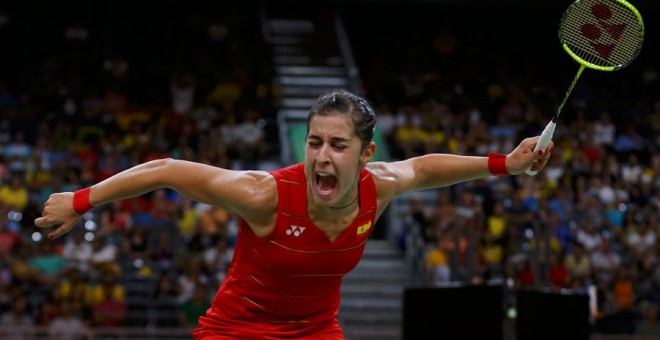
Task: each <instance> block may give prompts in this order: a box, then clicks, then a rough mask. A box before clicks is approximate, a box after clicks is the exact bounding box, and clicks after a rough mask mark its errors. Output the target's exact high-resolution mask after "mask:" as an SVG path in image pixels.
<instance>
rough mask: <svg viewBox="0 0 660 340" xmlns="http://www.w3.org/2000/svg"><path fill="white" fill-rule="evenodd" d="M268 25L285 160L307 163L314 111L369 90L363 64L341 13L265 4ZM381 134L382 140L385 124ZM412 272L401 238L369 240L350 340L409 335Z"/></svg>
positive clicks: (354, 281) (344, 305) (347, 327)
mask: <svg viewBox="0 0 660 340" xmlns="http://www.w3.org/2000/svg"><path fill="white" fill-rule="evenodd" d="M289 9H290V8H289ZM262 26H263V32H264V36H265V39H266V41H267V42H269V43H270V44H271V45H272V51H273V62H274V67H275V70H276V73H277V74H276V76H277V82H278V85H279V86H280V88H281V91H282V95H283V96H282V100H281V108H280V111H279V113H278V126H279V129H280V142H281V143H282V145H281V150H282V162H283V163H284V164H291V163H294V162H300V161H302V160H303V153H304V138H305V134H306V119H307V115H308V113H309V109H310V108H311V107H312V106H313V104H314V102H315V101H316V100H317V98H318V97H319V95H321V94H324V93H326V92H328V91H331V90H337V89H346V90H349V91H353V92H354V93H358V94H362V90H361V84H360V80H359V76H358V72H357V68H356V67H355V65H354V62H353V59H352V52H351V50H350V46H349V43H348V39H347V37H346V35H345V32H344V29H343V24H342V22H341V18H340V17H339V15H335V16H334V17H331V18H327V17H326V18H321V20H319V18H318V16H316V17H315V15H314V14H313V11H305V10H302V9H300V8H299V12H298V13H294V12H291V11H281V10H280V9H278V8H277V6H271V8H268V6H264V8H263V11H262ZM374 138H375V139H376V142H377V143H379V142H380V141H381V140H380V138H382V137H381V135H380V133H379V131H378V130H376V135H375V137H374ZM379 145H382V146H384V145H385V144H384V143H379ZM380 152H381V153H377V155H376V157H375V159H383V158H386V155H387V154H386V148H381V151H380ZM409 276H410V275H409V271H408V270H407V267H406V261H405V258H404V254H403V253H402V252H401V251H400V250H399V249H398V248H397V247H396V246H395V245H394V243H393V242H391V241H390V240H376V239H373V240H370V241H369V242H368V243H367V246H366V249H365V252H364V257H363V258H362V260H361V262H360V263H359V264H358V266H357V267H356V268H355V270H354V271H352V272H351V273H349V274H348V275H347V276H346V277H345V278H344V283H343V285H342V290H341V296H342V302H341V305H340V313H339V322H340V323H341V325H342V328H343V329H344V333H345V335H346V338H347V339H348V340H371V339H373V340H375V339H378V340H388V339H400V338H401V325H402V298H403V289H404V287H405V286H406V285H407V284H408V281H409Z"/></svg>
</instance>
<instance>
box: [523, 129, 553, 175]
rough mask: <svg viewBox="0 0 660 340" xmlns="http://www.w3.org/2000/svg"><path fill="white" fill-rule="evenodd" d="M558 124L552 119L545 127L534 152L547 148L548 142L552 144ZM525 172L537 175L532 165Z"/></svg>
mask: <svg viewBox="0 0 660 340" xmlns="http://www.w3.org/2000/svg"><path fill="white" fill-rule="evenodd" d="M556 126H557V123H556V122H555V120H554V119H553V120H551V121H550V123H548V125H546V126H545V129H543V132H542V133H541V138H539V141H538V142H536V146H535V147H534V154H535V155H536V153H537V152H538V151H539V149H543V150H544V151H545V150H547V147H548V144H550V141H551V140H552V135H553V134H554V133H555V127H556ZM525 173H526V174H528V175H530V176H534V175H536V171H534V170H532V166H531V165H530V166H529V168H527V170H525Z"/></svg>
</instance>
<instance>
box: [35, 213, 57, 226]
mask: <svg viewBox="0 0 660 340" xmlns="http://www.w3.org/2000/svg"><path fill="white" fill-rule="evenodd" d="M53 224H54V223H50V222H49V221H48V219H46V216H42V217H39V218H37V219H35V220H34V225H36V226H37V227H39V228H47V227H50V226H52V225H53Z"/></svg>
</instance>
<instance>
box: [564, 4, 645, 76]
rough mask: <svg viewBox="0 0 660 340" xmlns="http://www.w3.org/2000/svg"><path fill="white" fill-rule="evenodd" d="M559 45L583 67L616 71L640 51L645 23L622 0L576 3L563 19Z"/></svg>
mask: <svg viewBox="0 0 660 340" xmlns="http://www.w3.org/2000/svg"><path fill="white" fill-rule="evenodd" d="M559 41H560V42H561V45H562V47H563V48H564V50H565V51H566V52H567V53H568V54H569V55H570V56H571V57H572V58H573V59H575V61H577V62H578V63H580V64H582V65H584V66H585V67H588V68H590V69H594V70H599V71H615V70H618V69H621V68H624V67H626V66H628V65H630V63H632V61H633V60H635V58H636V57H637V55H638V54H639V52H640V50H641V49H642V43H643V41H644V21H643V20H642V16H641V14H640V13H639V12H638V11H637V9H636V8H635V7H634V6H633V5H631V4H630V3H628V2H627V1H625V0H577V1H575V2H574V3H573V4H572V5H571V6H569V8H568V9H567V10H566V11H565V12H564V14H563V15H562V18H561V22H560V24H559Z"/></svg>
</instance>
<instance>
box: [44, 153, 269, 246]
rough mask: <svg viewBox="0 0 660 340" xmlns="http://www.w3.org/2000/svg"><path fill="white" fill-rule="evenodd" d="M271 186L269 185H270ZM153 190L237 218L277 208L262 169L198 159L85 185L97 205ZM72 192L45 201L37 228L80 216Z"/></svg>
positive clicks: (65, 225)
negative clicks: (222, 210)
mask: <svg viewBox="0 0 660 340" xmlns="http://www.w3.org/2000/svg"><path fill="white" fill-rule="evenodd" d="M269 184H270V185H269ZM158 188H171V189H174V190H176V191H177V192H179V193H180V194H182V195H184V196H187V197H190V198H191V199H193V200H195V201H200V202H204V203H208V204H211V205H216V206H220V207H223V208H225V209H228V210H231V211H234V212H236V213H238V214H239V215H241V216H266V215H268V214H266V213H265V212H267V211H268V209H271V210H273V209H276V205H277V191H276V190H275V187H274V181H273V180H272V177H271V176H270V175H269V174H267V173H265V172H257V171H233V170H226V169H222V168H218V167H213V166H210V165H205V164H201V163H194V162H189V161H182V160H173V159H160V160H155V161H151V162H147V163H144V164H140V165H137V166H135V167H133V168H130V169H127V170H124V171H122V172H120V173H119V174H117V175H115V176H112V177H110V178H108V179H106V180H104V181H102V182H99V183H97V184H95V185H94V186H92V187H91V188H90V192H89V202H90V203H91V204H92V205H93V206H99V205H102V204H105V203H108V202H111V201H116V200H121V199H125V198H129V197H135V196H139V195H142V194H145V193H147V192H150V191H153V190H155V189H158ZM73 196H74V193H71V192H64V193H56V194H53V195H51V196H50V198H48V200H47V201H46V203H45V205H44V211H43V216H42V217H39V218H37V219H36V220H35V224H36V225H37V226H38V227H50V226H53V225H59V227H58V228H57V229H56V230H55V231H53V232H51V233H50V234H49V235H48V237H49V238H55V237H59V236H61V235H62V234H64V233H66V232H68V231H69V230H70V229H71V228H72V227H73V226H74V224H75V223H76V222H77V221H78V218H79V217H80V216H79V215H78V214H77V213H76V212H75V210H74V209H73Z"/></svg>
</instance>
